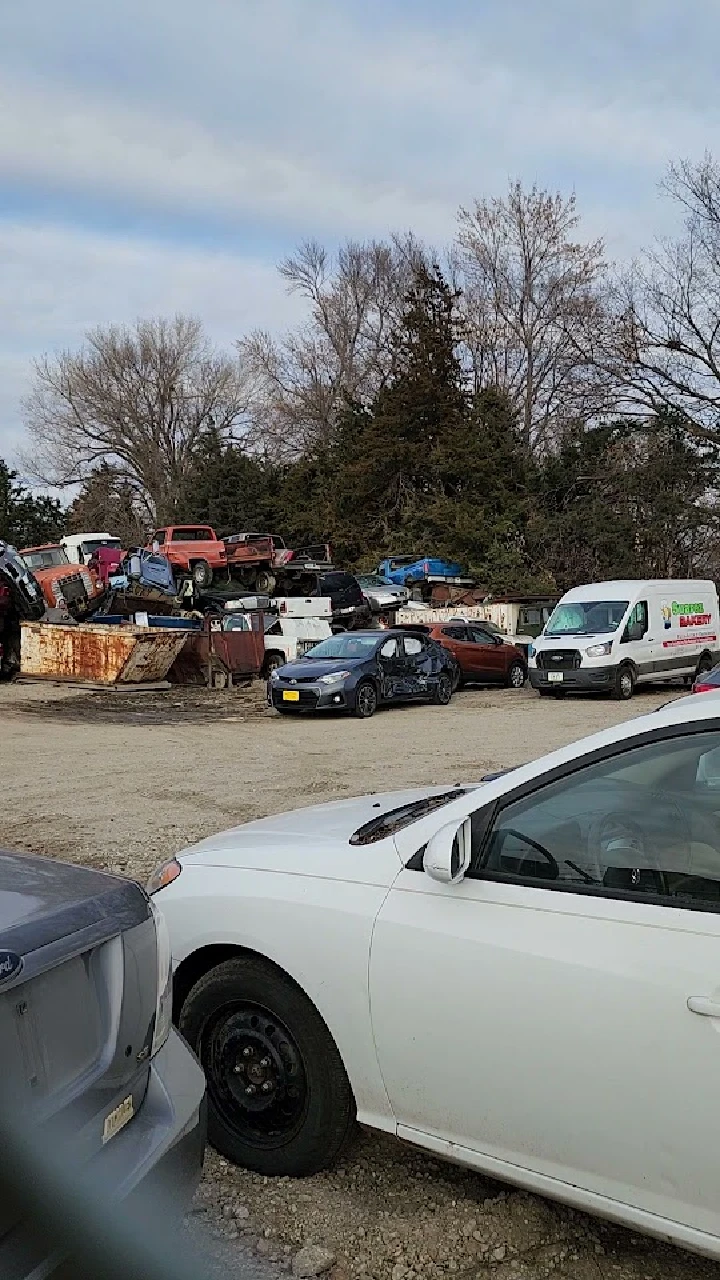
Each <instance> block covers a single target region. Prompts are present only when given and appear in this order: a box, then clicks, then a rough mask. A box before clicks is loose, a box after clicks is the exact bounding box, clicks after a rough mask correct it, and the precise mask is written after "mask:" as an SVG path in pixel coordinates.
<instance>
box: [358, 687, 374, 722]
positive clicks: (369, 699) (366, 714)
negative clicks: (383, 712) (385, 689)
mask: <svg viewBox="0 0 720 1280" xmlns="http://www.w3.org/2000/svg"><path fill="white" fill-rule="evenodd" d="M377 709H378V693H377V689H376V688H375V685H374V684H373V682H372V680H361V682H360V684H359V685H358V687H357V689H356V690H355V707H354V712H355V715H356V716H357V718H358V720H369V719H370V717H371V716H374V715H375V712H376V711H377Z"/></svg>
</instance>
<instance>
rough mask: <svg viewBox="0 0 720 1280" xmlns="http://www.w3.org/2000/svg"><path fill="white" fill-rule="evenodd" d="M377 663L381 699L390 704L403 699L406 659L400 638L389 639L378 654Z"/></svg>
mask: <svg viewBox="0 0 720 1280" xmlns="http://www.w3.org/2000/svg"><path fill="white" fill-rule="evenodd" d="M377 662H378V675H379V680H380V696H381V698H382V699H383V700H384V701H385V700H387V701H388V702H389V701H391V700H392V699H393V698H398V697H403V688H404V683H405V658H404V655H403V652H402V647H401V643H400V637H399V636H389V637H388V639H387V640H386V641H385V643H384V645H382V646H381V648H380V650H379V652H378V657H377Z"/></svg>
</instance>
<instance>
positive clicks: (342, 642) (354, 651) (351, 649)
mask: <svg viewBox="0 0 720 1280" xmlns="http://www.w3.org/2000/svg"><path fill="white" fill-rule="evenodd" d="M386 635H387V632H380V633H379V634H378V635H376V636H364V635H359V634H357V633H353V632H352V631H345V632H343V634H342V635H339V636H328V638H327V640H322V641H321V643H320V644H316V645H315V648H314V649H308V652H307V653H306V654H305V657H306V658H311V659H312V660H313V661H314V660H315V659H316V658H320V659H322V658H342V659H343V660H344V659H345V658H369V657H371V655H372V654H373V653H374V652H375V650H376V649H377V647H378V645H379V644H381V643H382V642H383V640H384V637H385V636H386Z"/></svg>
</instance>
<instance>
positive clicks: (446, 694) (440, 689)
mask: <svg viewBox="0 0 720 1280" xmlns="http://www.w3.org/2000/svg"><path fill="white" fill-rule="evenodd" d="M452 696H453V685H452V676H449V675H448V673H447V671H441V672H440V675H439V676H438V682H437V684H436V686H435V689H434V691H433V702H435V703H437V705H438V706H439V707H446V706H447V705H448V703H449V702H450V700H451V698H452Z"/></svg>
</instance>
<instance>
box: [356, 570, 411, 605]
mask: <svg viewBox="0 0 720 1280" xmlns="http://www.w3.org/2000/svg"><path fill="white" fill-rule="evenodd" d="M355 576H356V578H357V580H358V582H359V584H360V590H361V591H362V593H363V595H364V597H365V599H366V600H367V602H368V604H369V605H370V608H371V609H372V611H373V613H389V612H392V610H394V609H402V608H403V606H404V605H406V604H407V602H408V600H409V599H410V592H409V591H408V589H407V587H399V586H397V584H396V583H394V582H389V581H388V579H387V578H383V577H381V575H380V574H379V573H361V574H356V575H355Z"/></svg>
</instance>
